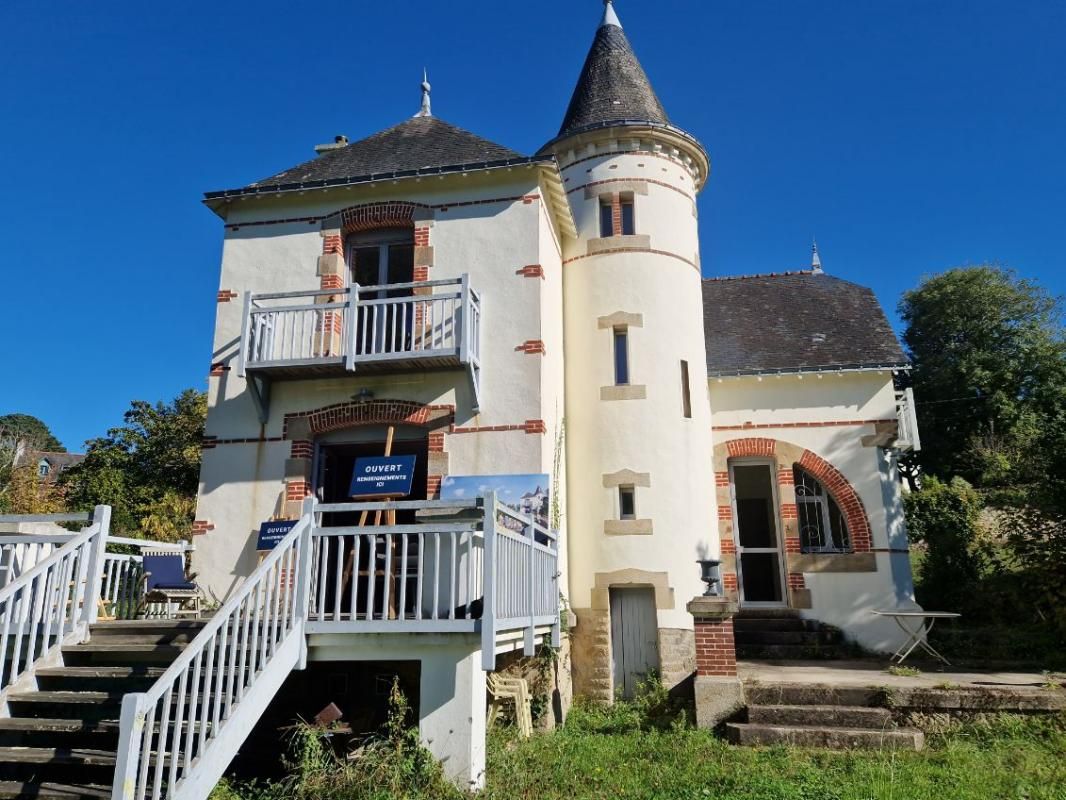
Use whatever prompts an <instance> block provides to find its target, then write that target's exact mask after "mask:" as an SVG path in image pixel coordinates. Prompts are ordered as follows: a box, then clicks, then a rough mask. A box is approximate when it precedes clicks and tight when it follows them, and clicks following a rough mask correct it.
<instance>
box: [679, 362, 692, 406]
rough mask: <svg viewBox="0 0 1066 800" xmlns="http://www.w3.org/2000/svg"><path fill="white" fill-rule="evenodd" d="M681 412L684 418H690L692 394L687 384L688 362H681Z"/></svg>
mask: <svg viewBox="0 0 1066 800" xmlns="http://www.w3.org/2000/svg"><path fill="white" fill-rule="evenodd" d="M681 413H682V414H683V415H684V416H685V419H692V394H691V392H690V391H689V385H688V362H687V361H682V362H681Z"/></svg>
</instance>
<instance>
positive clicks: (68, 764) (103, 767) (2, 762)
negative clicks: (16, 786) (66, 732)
mask: <svg viewBox="0 0 1066 800" xmlns="http://www.w3.org/2000/svg"><path fill="white" fill-rule="evenodd" d="M117 761H118V756H117V755H116V754H115V751H114V750H96V749H89V748H72V749H65V748H57V747H55V746H52V747H0V775H3V776H4V777H5V778H7V779H9V780H16V781H26V782H34V781H40V780H43V779H45V778H47V779H49V780H53V781H61V782H74V783H90V784H99V785H105V784H106V783H107V782H108V781H109V780H111V779H112V778H113V776H114V774H115V763H116V762H117Z"/></svg>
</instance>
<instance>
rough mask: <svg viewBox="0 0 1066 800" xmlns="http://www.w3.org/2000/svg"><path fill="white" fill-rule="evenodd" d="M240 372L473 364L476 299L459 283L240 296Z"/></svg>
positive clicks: (465, 282)
mask: <svg viewBox="0 0 1066 800" xmlns="http://www.w3.org/2000/svg"><path fill="white" fill-rule="evenodd" d="M245 306H246V308H245V318H244V327H243V330H242V337H241V338H242V346H241V356H242V362H241V365H240V368H241V374H242V375H243V374H244V372H245V371H247V370H262V369H269V368H285V367H300V366H316V365H318V366H322V365H329V364H339V365H343V366H344V367H345V368H346V369H349V370H354V369H357V368H358V367H359V365H365V364H371V363H375V362H390V361H392V362H411V361H419V360H436V361H438V362H440V363H442V364H446V363H448V362H449V361H451V362H452V363H454V364H465V363H467V362H468V361H470V360H471V359H473V360H475V361H477V360H478V356H479V353H480V348H479V347H478V346H477V345H476V342H477V340H478V335H479V332H480V321H481V309H480V307H481V298H480V296H479V295H478V293H477V292H476V291H474V290H473V289H471V288H470V284H469V281H468V279H467V276H465V275H464V276H463V277H461V278H457V279H448V280H437V281H418V282H414V283H397V284H389V285H387V286H353V287H351V288H349V289H340V290H330V289H325V290H317V291H309V292H279V293H273V294H252V293H246V294H245Z"/></svg>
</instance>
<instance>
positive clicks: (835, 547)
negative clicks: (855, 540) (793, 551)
mask: <svg viewBox="0 0 1066 800" xmlns="http://www.w3.org/2000/svg"><path fill="white" fill-rule="evenodd" d="M792 474H793V477H794V478H795V481H796V509H797V511H798V512H799V525H800V549H801V550H802V551H803V552H804V553H850V552H851V539H850V537H849V536H848V525H847V522H846V521H845V519H844V514H843V513H842V512H841V511H840V506H838V505H837V502H836V500H834V499H833V496H832V495H831V494H829V492H827V491H826V489H825V487H824V486H822V484H821V483H819V482H818V481H817V480H815V479H814V477H813V476H811V475H810V474H809V473H808V472H806V471H805V470H803V469H801V468H800V467H795V468H793V470H792Z"/></svg>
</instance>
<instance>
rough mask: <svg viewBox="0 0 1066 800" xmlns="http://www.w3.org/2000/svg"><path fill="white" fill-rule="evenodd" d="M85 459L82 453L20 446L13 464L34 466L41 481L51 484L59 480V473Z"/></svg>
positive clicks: (16, 465)
mask: <svg viewBox="0 0 1066 800" xmlns="http://www.w3.org/2000/svg"><path fill="white" fill-rule="evenodd" d="M84 460H85V455H84V454H82V453H59V452H52V451H49V450H33V449H30V448H22V449H20V450H19V452H18V454H17V455H16V457H15V461H14V465H15V467H16V468H18V467H26V466H34V467H35V469H34V472H36V473H37V478H38V479H39V480H40V481H41V482H42V483H48V484H53V483H55V482H56V481H57V480H59V476H60V474H61V473H63V472H65V471H66V470H68V469H70V468H71V467H73V466H74V465H75V464H80V463H81V462H82V461H84Z"/></svg>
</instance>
